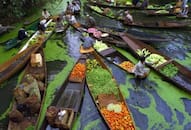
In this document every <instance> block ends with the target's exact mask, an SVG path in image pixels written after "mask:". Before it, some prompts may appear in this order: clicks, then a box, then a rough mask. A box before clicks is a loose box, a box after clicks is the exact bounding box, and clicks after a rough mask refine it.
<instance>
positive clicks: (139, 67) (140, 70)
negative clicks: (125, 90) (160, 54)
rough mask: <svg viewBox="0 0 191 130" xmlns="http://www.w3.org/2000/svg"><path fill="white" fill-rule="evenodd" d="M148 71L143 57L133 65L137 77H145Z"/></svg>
mask: <svg viewBox="0 0 191 130" xmlns="http://www.w3.org/2000/svg"><path fill="white" fill-rule="evenodd" d="M149 72H150V69H149V68H146V67H145V57H141V58H140V61H139V62H138V63H137V64H136V65H135V67H134V69H133V73H134V74H135V76H136V77H138V78H145V77H147V76H148V74H149Z"/></svg>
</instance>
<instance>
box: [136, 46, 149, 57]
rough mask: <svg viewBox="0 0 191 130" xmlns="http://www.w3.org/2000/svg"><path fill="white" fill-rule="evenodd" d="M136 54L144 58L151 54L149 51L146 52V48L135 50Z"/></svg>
mask: <svg viewBox="0 0 191 130" xmlns="http://www.w3.org/2000/svg"><path fill="white" fill-rule="evenodd" d="M136 52H137V54H138V55H139V56H144V57H147V56H149V55H150V54H151V52H150V51H149V50H147V49H146V48H143V49H142V50H140V49H137V51H136Z"/></svg>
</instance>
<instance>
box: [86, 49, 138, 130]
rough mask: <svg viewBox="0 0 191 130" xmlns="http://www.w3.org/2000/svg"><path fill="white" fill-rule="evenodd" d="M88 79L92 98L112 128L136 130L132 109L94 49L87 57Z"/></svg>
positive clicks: (112, 129)
mask: <svg viewBox="0 0 191 130" xmlns="http://www.w3.org/2000/svg"><path fill="white" fill-rule="evenodd" d="M86 80H87V84H88V89H89V92H90V95H91V96H92V99H93V101H94V103H95V105H96V106H97V109H98V111H99V113H100V114H101V115H102V117H103V119H104V121H105V122H106V124H107V126H108V128H109V129H111V130H117V129H120V128H121V129H124V130H134V129H135V126H134V123H133V119H132V117H131V114H130V111H129V109H128V106H127V104H126V101H125V99H124V98H123V96H122V94H121V91H120V89H119V87H118V85H117V83H116V80H115V79H114V78H113V76H112V74H111V72H110V71H109V69H108V68H107V66H106V65H105V63H104V62H103V61H102V59H101V58H100V56H99V55H98V54H97V53H96V52H95V51H94V52H93V53H92V54H90V55H89V59H87V75H86Z"/></svg>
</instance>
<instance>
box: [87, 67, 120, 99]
mask: <svg viewBox="0 0 191 130" xmlns="http://www.w3.org/2000/svg"><path fill="white" fill-rule="evenodd" d="M87 82H88V85H89V87H90V90H91V93H92V95H93V97H94V98H95V99H96V98H97V96H98V95H100V94H114V95H115V96H116V98H118V97H119V95H118V88H117V84H116V82H115V81H114V80H113V79H112V76H111V74H110V73H109V72H108V71H107V70H106V69H103V68H101V67H98V68H95V69H92V70H91V71H89V72H87Z"/></svg>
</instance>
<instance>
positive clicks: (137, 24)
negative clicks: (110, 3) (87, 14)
mask: <svg viewBox="0 0 191 130" xmlns="http://www.w3.org/2000/svg"><path fill="white" fill-rule="evenodd" d="M86 6H87V7H88V8H89V9H91V10H92V11H94V12H96V13H98V14H100V15H102V16H106V17H108V18H111V19H117V20H119V21H121V22H123V24H124V25H127V26H135V27H143V28H161V29H165V28H166V29H170V28H183V27H187V26H189V24H188V23H181V22H175V21H154V22H136V21H135V22H133V23H126V22H125V20H124V19H123V17H119V16H118V15H116V14H115V13H112V15H108V14H107V13H104V10H105V8H100V11H97V10H95V9H94V8H93V6H91V5H88V4H87V5H86ZM110 11H111V12H113V11H112V10H111V9H110Z"/></svg>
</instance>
